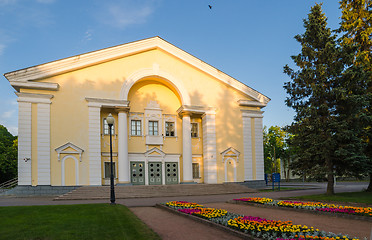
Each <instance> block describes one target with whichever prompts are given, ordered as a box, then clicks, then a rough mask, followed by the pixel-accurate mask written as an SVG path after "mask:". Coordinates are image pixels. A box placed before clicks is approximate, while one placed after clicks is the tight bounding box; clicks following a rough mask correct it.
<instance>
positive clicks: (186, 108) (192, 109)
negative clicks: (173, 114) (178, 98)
mask: <svg viewBox="0 0 372 240" xmlns="http://www.w3.org/2000/svg"><path fill="white" fill-rule="evenodd" d="M216 110H217V108H215V107H206V106H195V105H194V106H192V105H182V106H181V107H179V108H178V109H177V113H178V114H179V115H180V116H182V115H184V114H187V115H193V114H195V115H203V116H204V115H205V114H216Z"/></svg>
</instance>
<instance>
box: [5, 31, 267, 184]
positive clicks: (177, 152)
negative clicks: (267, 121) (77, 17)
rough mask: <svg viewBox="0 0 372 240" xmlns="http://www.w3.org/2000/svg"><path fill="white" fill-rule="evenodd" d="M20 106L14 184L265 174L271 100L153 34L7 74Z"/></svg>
mask: <svg viewBox="0 0 372 240" xmlns="http://www.w3.org/2000/svg"><path fill="white" fill-rule="evenodd" d="M5 77H6V78H7V79H8V80H9V82H10V84H11V85H12V86H13V87H14V89H16V94H17V96H18V104H19V115H18V116H19V127H18V134H19V139H18V144H19V147H18V148H19V149H18V157H19V159H18V179H19V180H18V181H19V185H32V186H40V185H50V186H75V185H107V184H109V175H110V174H109V173H110V172H109V167H110V164H109V162H110V138H109V128H108V125H107V122H106V117H107V116H108V114H109V113H111V114H112V115H113V116H114V118H115V123H114V127H113V130H112V134H113V135H112V136H113V160H114V162H115V165H114V169H115V181H116V183H117V184H133V185H137V184H141V185H151V184H157V185H161V184H180V183H224V182H255V181H263V179H264V162H263V143H262V117H263V116H262V113H263V111H261V108H263V107H265V106H266V104H267V103H268V102H269V100H270V99H269V98H267V97H266V96H264V95H262V94H261V93H259V92H257V91H255V90H253V89H252V88H250V87H248V86H246V85H244V84H243V83H241V82H239V81H237V80H236V79H234V78H232V77H230V76H228V75H226V74H225V73H223V72H221V71H219V70H218V69H216V68H214V67H212V66H210V65H208V64H206V63H205V62H203V61H201V60H199V59H197V58H196V57H194V56H192V55H190V54H188V53H186V52H185V51H183V50H181V49H179V48H177V47H175V46H174V45H172V44H170V43H168V42H166V41H164V40H163V39H161V38H159V37H153V38H149V39H144V40H140V41H136V42H131V43H127V44H123V45H119V46H115V47H110V48H106V49H102V50H98V51H94V52H90V53H85V54H82V55H77V56H74V57H69V58H65V59H61V60H57V61H54V62H49V63H45V64H41V65H37V66H33V67H29V68H26V69H21V70H17V71H13V72H9V73H6V74H5Z"/></svg>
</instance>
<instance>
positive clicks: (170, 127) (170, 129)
mask: <svg viewBox="0 0 372 240" xmlns="http://www.w3.org/2000/svg"><path fill="white" fill-rule="evenodd" d="M174 133H175V129H174V122H165V136H167V137H174Z"/></svg>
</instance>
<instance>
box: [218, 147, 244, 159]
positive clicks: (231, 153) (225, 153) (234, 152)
mask: <svg viewBox="0 0 372 240" xmlns="http://www.w3.org/2000/svg"><path fill="white" fill-rule="evenodd" d="M221 155H222V156H229V157H239V155H240V152H239V151H238V150H236V149H235V148H233V147H229V148H227V149H226V150H225V151H223V152H221Z"/></svg>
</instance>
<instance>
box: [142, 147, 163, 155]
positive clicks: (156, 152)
mask: <svg viewBox="0 0 372 240" xmlns="http://www.w3.org/2000/svg"><path fill="white" fill-rule="evenodd" d="M145 156H146V157H164V156H165V153H164V152H163V151H162V150H160V149H159V148H157V147H154V148H151V149H150V150H148V151H147V152H145Z"/></svg>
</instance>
